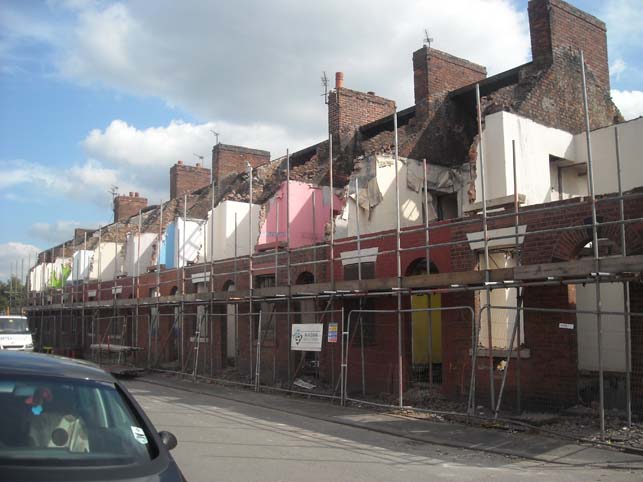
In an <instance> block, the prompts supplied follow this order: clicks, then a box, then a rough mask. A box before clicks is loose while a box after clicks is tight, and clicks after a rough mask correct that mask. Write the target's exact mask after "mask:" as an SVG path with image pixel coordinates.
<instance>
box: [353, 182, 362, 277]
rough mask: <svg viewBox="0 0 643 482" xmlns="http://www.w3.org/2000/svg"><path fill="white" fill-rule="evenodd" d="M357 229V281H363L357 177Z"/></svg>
mask: <svg viewBox="0 0 643 482" xmlns="http://www.w3.org/2000/svg"><path fill="white" fill-rule="evenodd" d="M355 228H356V230H357V256H358V258H357V279H358V280H359V281H362V240H361V238H360V229H359V179H358V178H357V176H355Z"/></svg>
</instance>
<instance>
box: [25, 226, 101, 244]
mask: <svg viewBox="0 0 643 482" xmlns="http://www.w3.org/2000/svg"><path fill="white" fill-rule="evenodd" d="M79 227H81V223H79V222H78V221H56V222H54V223H34V224H32V225H31V226H30V227H29V235H30V236H32V237H34V238H37V239H40V240H42V241H45V242H47V245H48V246H54V245H57V244H60V243H62V242H63V241H67V240H69V239H72V238H73V237H74V229H75V228H79ZM82 227H83V228H93V227H95V226H87V225H85V224H83V225H82Z"/></svg>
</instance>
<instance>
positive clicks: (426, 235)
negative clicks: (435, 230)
mask: <svg viewBox="0 0 643 482" xmlns="http://www.w3.org/2000/svg"><path fill="white" fill-rule="evenodd" d="M422 166H423V168H424V246H425V251H426V252H425V257H426V274H431V256H430V255H431V248H430V245H429V176H428V171H427V165H426V159H422ZM426 296H427V307H428V308H431V293H429V294H427V295H426ZM428 315H429V336H428V342H429V353H428V354H429V386H431V387H432V386H433V312H432V311H431V310H429V312H428Z"/></svg>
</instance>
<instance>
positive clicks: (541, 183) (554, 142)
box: [475, 112, 584, 205]
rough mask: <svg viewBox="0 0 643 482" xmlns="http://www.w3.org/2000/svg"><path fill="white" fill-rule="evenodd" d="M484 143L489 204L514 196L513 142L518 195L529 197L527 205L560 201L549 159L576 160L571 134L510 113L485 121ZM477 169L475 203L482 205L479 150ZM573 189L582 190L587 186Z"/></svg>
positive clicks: (488, 117) (493, 116) (486, 118)
mask: <svg viewBox="0 0 643 482" xmlns="http://www.w3.org/2000/svg"><path fill="white" fill-rule="evenodd" d="M482 139H483V145H482V147H483V153H484V161H485V185H486V190H485V195H486V198H487V200H491V199H495V198H500V197H504V196H509V195H513V190H514V189H513V182H514V181H513V154H512V140H515V141H516V166H517V180H518V192H519V193H520V194H524V195H525V196H526V201H525V204H527V205H530V204H540V203H544V202H549V201H556V200H558V192H557V190H556V188H557V186H556V185H555V184H552V178H551V175H550V165H549V164H550V162H549V156H550V155H553V156H557V157H561V158H564V159H570V160H574V159H575V143H574V136H573V135H572V134H570V133H568V132H565V131H563V130H560V129H553V128H551V127H545V126H543V125H541V124H538V123H536V122H534V121H532V120H530V119H527V118H524V117H520V116H517V115H515V114H511V113H509V112H496V113H494V114H491V115H488V116H486V117H485V128H484V132H483V134H482ZM476 169H477V172H478V176H477V178H476V182H475V183H476V202H481V201H482V182H481V177H480V172H481V171H480V151H479V150H478V158H477V161H476ZM583 179H584V178H583ZM573 185H574V186H577V187H578V188H579V189H580V187H581V186H583V185H584V182H583V183H580V184H579V183H578V182H576V183H574V184H573ZM563 186H565V183H563ZM570 186H572V184H571V181H570ZM552 188H553V189H554V192H552ZM571 194H579V195H580V194H584V192H578V193H575V192H573V190H572V192H571Z"/></svg>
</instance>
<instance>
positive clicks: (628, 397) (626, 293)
mask: <svg viewBox="0 0 643 482" xmlns="http://www.w3.org/2000/svg"><path fill="white" fill-rule="evenodd" d="M614 145H615V148H616V175H617V179H618V195H619V197H620V199H619V203H618V204H619V206H618V207H619V215H620V219H621V225H620V228H621V233H620V234H621V256H627V241H626V239H627V238H626V237H625V223H624V221H625V206H624V203H623V170H622V166H621V148H620V141H619V138H618V127H614ZM623 312H624V313H625V314H624V316H623V322H624V324H625V410H626V411H627V426H628V428H631V427H632V324H631V320H630V315H629V312H630V284H629V283H628V282H627V281H624V282H623Z"/></svg>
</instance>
